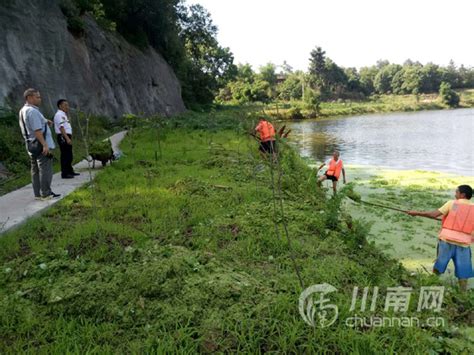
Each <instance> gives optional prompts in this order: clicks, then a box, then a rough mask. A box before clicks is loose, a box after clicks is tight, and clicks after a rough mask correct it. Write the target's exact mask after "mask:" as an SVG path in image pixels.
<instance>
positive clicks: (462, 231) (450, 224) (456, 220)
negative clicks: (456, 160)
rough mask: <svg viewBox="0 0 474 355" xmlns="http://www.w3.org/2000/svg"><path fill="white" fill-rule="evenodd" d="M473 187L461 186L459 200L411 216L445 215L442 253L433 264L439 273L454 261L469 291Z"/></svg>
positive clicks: (456, 198)
mask: <svg viewBox="0 0 474 355" xmlns="http://www.w3.org/2000/svg"><path fill="white" fill-rule="evenodd" d="M471 197H472V188H471V187H470V186H469V185H461V186H459V187H458V188H457V189H456V193H455V200H451V201H448V202H446V203H445V204H444V205H443V206H442V207H441V208H439V209H437V210H435V211H431V212H428V211H408V212H407V213H408V214H409V215H410V216H423V217H434V218H436V217H439V216H441V215H442V216H443V222H442V227H441V231H440V232H439V240H438V248H437V249H438V255H437V257H436V261H435V264H434V266H433V272H434V273H435V274H437V275H439V274H442V273H444V272H445V271H446V267H447V266H448V263H449V261H450V260H451V259H452V260H453V262H454V274H455V275H456V277H457V278H458V280H459V287H460V288H461V290H462V291H466V290H467V281H468V279H469V278H470V277H474V273H473V270H472V261H471V247H470V245H471V244H472V242H473V240H474V233H473V231H474V204H473V203H472V202H471V201H470V199H471Z"/></svg>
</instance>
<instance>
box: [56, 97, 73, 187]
mask: <svg viewBox="0 0 474 355" xmlns="http://www.w3.org/2000/svg"><path fill="white" fill-rule="evenodd" d="M57 106H58V111H57V112H56V114H55V115H54V130H55V132H56V135H57V138H58V143H59V149H60V150H61V177H62V178H63V179H72V178H73V177H74V176H75V175H79V173H75V172H74V169H73V167H72V160H73V156H72V127H71V123H70V122H69V118H68V116H67V113H68V112H69V103H68V102H67V100H64V99H61V100H59V101H58V103H57Z"/></svg>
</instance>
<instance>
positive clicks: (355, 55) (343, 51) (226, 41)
mask: <svg viewBox="0 0 474 355" xmlns="http://www.w3.org/2000/svg"><path fill="white" fill-rule="evenodd" d="M193 3H200V4H201V5H203V6H204V7H205V8H206V9H207V10H208V11H209V12H210V13H211V15H212V19H213V21H214V24H216V25H217V26H218V28H219V34H218V39H219V42H220V43H221V45H223V46H224V47H230V49H231V51H232V52H233V53H234V56H235V62H236V63H250V64H252V66H253V67H254V69H258V67H259V66H261V65H263V64H265V63H267V62H270V61H271V62H273V63H275V64H281V63H282V62H283V61H284V60H286V61H287V62H288V63H289V64H290V65H291V66H293V67H294V68H295V69H304V70H306V69H307V67H308V58H309V53H310V52H311V50H312V49H313V48H314V47H315V46H316V45H318V46H321V47H322V48H323V50H325V51H326V55H327V56H328V57H330V58H331V59H332V60H334V61H335V62H336V63H337V64H338V65H341V66H344V67H357V68H359V67H361V66H366V65H372V64H375V62H376V61H377V60H378V59H387V60H389V61H390V62H393V63H400V64H401V63H403V62H404V61H405V60H406V59H407V58H410V59H412V60H418V61H420V62H421V63H423V64H425V63H427V62H430V61H432V62H434V63H436V64H441V65H446V64H448V62H449V60H450V59H453V60H454V62H455V63H456V64H464V65H466V66H474V45H473V43H474V0H450V1H448V0H325V1H321V0H188V4H193Z"/></svg>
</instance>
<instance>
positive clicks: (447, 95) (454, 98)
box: [439, 82, 459, 107]
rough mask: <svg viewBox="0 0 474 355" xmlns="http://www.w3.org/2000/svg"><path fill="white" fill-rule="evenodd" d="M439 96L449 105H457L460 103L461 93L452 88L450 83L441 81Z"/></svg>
mask: <svg viewBox="0 0 474 355" xmlns="http://www.w3.org/2000/svg"><path fill="white" fill-rule="evenodd" d="M439 96H440V97H441V101H442V102H443V103H444V104H446V105H448V106H449V107H457V106H458V105H459V95H458V94H457V92H456V91H454V90H453V89H452V88H451V85H450V84H449V83H446V82H442V83H441V85H440V87H439Z"/></svg>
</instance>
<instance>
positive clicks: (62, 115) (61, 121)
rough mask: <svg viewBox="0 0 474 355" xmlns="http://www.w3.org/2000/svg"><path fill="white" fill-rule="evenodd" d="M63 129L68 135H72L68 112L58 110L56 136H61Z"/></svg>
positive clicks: (55, 124)
mask: <svg viewBox="0 0 474 355" xmlns="http://www.w3.org/2000/svg"><path fill="white" fill-rule="evenodd" d="M61 127H64V129H65V130H66V134H71V135H72V127H71V123H70V122H69V119H68V117H67V115H66V112H64V111H62V110H58V112H56V114H55V115H54V131H55V132H56V134H61V129H60V128H61Z"/></svg>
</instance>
